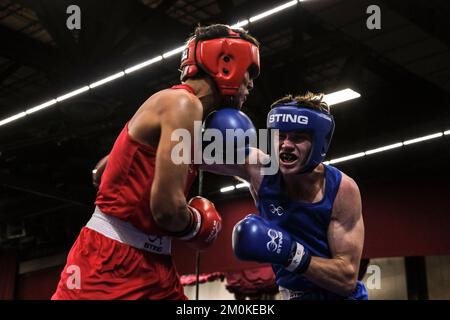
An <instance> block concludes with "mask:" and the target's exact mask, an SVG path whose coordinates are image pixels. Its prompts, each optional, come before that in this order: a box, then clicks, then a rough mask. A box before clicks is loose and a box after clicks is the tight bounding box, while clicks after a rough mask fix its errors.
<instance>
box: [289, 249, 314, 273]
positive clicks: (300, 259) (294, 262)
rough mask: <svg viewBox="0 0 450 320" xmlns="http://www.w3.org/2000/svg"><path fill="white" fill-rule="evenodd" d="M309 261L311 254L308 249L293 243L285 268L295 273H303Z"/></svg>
mask: <svg viewBox="0 0 450 320" xmlns="http://www.w3.org/2000/svg"><path fill="white" fill-rule="evenodd" d="M310 263H311V255H310V254H309V252H308V250H307V249H306V248H305V247H304V246H302V245H301V244H300V243H296V244H295V249H293V250H292V258H291V259H289V262H288V265H287V267H286V270H288V271H290V272H295V273H299V274H301V273H304V272H305V271H306V270H307V269H308V267H309V264H310Z"/></svg>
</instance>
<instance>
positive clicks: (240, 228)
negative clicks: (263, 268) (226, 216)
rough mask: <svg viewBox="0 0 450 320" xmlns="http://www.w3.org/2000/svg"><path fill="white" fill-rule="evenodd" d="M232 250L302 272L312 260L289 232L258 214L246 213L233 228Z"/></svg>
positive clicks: (241, 257) (251, 259) (243, 258)
mask: <svg viewBox="0 0 450 320" xmlns="http://www.w3.org/2000/svg"><path fill="white" fill-rule="evenodd" d="M232 241H233V251H234V253H235V255H236V256H237V257H238V258H239V259H241V260H250V261H258V262H266V263H271V264H278V265H282V266H284V267H285V268H286V269H287V270H288V271H292V272H298V273H302V272H304V271H305V270H306V269H307V267H308V265H309V262H310V260H311V256H310V254H309V252H308V250H307V249H306V248H305V247H303V245H301V244H300V243H298V242H296V241H294V239H292V237H291V236H290V234H289V233H288V232H286V231H284V230H283V229H281V228H280V227H278V226H276V225H274V224H271V223H270V222H269V221H267V220H266V219H264V218H262V217H260V216H258V215H253V214H252V215H248V216H247V217H246V218H244V219H243V220H241V221H239V222H238V223H237V224H236V225H235V226H234V229H233V240H232Z"/></svg>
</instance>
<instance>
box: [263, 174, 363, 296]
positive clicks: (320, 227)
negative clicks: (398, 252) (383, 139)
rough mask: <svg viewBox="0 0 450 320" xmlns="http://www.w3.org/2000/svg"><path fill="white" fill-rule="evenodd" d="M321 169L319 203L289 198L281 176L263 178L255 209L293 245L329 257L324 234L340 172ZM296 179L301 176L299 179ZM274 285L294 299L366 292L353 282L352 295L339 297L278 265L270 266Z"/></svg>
mask: <svg viewBox="0 0 450 320" xmlns="http://www.w3.org/2000/svg"><path fill="white" fill-rule="evenodd" d="M324 167H325V179H326V182H325V193H324V197H323V199H322V200H320V201H319V202H315V203H304V202H299V201H294V200H291V199H289V197H288V195H287V193H286V191H284V190H283V187H282V181H281V174H280V172H279V171H278V173H277V174H275V175H267V176H264V178H263V180H262V182H261V186H260V188H259V190H258V198H259V199H258V203H257V206H258V209H259V212H260V214H261V216H262V217H264V218H266V219H267V220H269V221H271V222H272V223H275V224H276V225H278V226H280V227H281V228H283V229H284V230H286V231H287V232H289V233H290V235H291V236H292V237H293V239H295V240H296V241H297V242H299V243H301V244H303V245H304V246H305V247H306V248H307V249H308V250H309V251H310V252H311V254H312V255H313V256H317V257H322V258H328V259H329V258H331V252H330V247H329V245H328V239H327V233H328V225H329V223H330V220H331V213H332V210H333V203H334V199H335V198H336V195H337V192H338V190H339V186H340V184H341V179H342V173H341V172H340V171H339V170H338V169H336V168H335V167H333V166H329V165H324ZM299 179H301V177H300V176H299ZM272 268H273V271H274V273H275V276H276V281H277V284H278V285H279V286H280V287H283V288H286V289H288V290H290V291H292V292H293V293H294V294H293V296H296V297H297V298H298V299H313V300H322V299H357V300H367V298H368V295H367V290H366V288H365V286H364V284H363V283H362V282H361V281H358V282H357V285H356V288H355V290H354V291H353V293H352V294H351V295H350V296H348V297H341V296H339V295H337V294H335V293H332V292H329V291H327V290H325V289H322V288H320V287H319V286H317V285H315V284H314V283H312V282H311V281H309V280H308V279H306V278H305V277H304V276H302V275H299V274H295V273H292V272H289V271H287V270H285V269H284V268H283V267H282V266H280V265H272Z"/></svg>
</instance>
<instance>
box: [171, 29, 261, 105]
mask: <svg viewBox="0 0 450 320" xmlns="http://www.w3.org/2000/svg"><path fill="white" fill-rule="evenodd" d="M180 69H181V81H185V80H186V79H188V78H190V77H193V76H195V75H196V74H197V73H198V71H199V69H201V70H203V71H204V72H206V73H207V74H208V75H210V76H211V77H212V78H213V79H214V81H215V83H216V85H217V87H218V89H219V92H220V94H221V95H222V96H223V97H224V98H231V100H233V97H234V96H236V95H237V94H238V92H239V87H240V86H241V84H242V81H243V80H244V76H245V72H246V71H247V70H248V71H249V72H250V76H251V77H252V78H256V77H257V76H258V75H259V69H260V67H259V49H258V47H257V46H256V45H254V44H253V43H251V42H249V41H247V40H245V39H243V38H241V36H240V35H239V33H237V32H234V31H232V30H231V29H229V33H228V36H226V37H222V38H216V39H208V40H197V39H196V38H195V37H193V38H192V39H191V40H189V42H188V44H187V47H186V49H185V50H184V51H183V54H182V56H181V65H180Z"/></svg>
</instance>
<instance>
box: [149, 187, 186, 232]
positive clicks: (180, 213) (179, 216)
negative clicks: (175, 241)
mask: <svg viewBox="0 0 450 320" xmlns="http://www.w3.org/2000/svg"><path fill="white" fill-rule="evenodd" d="M150 210H151V212H152V217H153V220H154V221H155V223H156V225H157V226H158V227H159V228H161V229H163V230H166V231H170V232H176V231H179V230H180V229H182V227H183V226H185V225H186V223H187V222H186V221H187V215H186V198H185V197H184V195H182V196H175V195H173V194H171V196H170V197H168V196H167V195H157V194H155V195H153V196H152V197H151V200H150Z"/></svg>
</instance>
